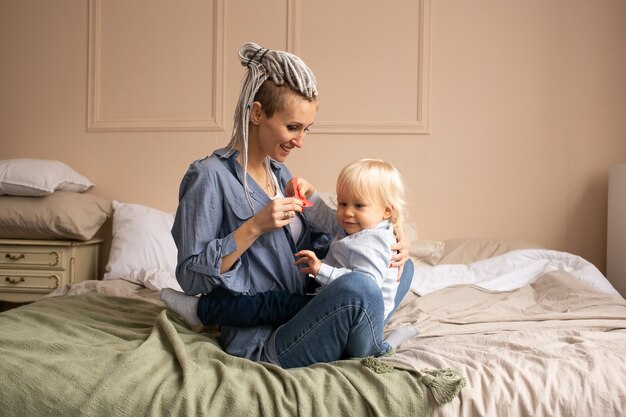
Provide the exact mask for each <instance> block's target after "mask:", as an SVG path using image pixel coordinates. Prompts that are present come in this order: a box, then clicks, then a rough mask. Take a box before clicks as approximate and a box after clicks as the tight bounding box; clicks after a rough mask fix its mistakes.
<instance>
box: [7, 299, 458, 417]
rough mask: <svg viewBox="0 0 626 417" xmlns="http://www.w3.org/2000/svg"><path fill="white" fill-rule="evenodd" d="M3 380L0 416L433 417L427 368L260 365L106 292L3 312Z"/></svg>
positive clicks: (155, 310) (154, 310) (157, 311)
mask: <svg viewBox="0 0 626 417" xmlns="http://www.w3.org/2000/svg"><path fill="white" fill-rule="evenodd" d="M375 362H376V361H374V362H373V363H375ZM370 365H371V364H370ZM439 382H441V381H439ZM428 385H429V386H431V389H432V385H433V383H432V381H431V382H430V384H428ZM435 385H436V384H435ZM448 385H449V384H448ZM457 385H458V383H457ZM0 386H1V387H2V389H0V414H2V415H7V416H14V417H18V416H51V415H58V416H103V415H110V416H143V415H145V416H173V415H180V416H196V415H197V416H236V417H241V416H343V415H346V416H348V415H349V416H425V415H426V414H427V410H428V395H427V387H426V384H425V381H424V380H423V375H422V374H420V373H419V372H417V371H412V370H407V369H391V368H390V369H386V370H384V371H383V372H380V370H378V372H376V371H375V370H374V369H373V367H372V366H364V364H363V363H362V361H359V360H345V361H338V362H335V363H332V364H318V365H315V366H311V367H308V368H301V369H292V370H284V369H281V368H279V367H277V366H274V365H271V364H266V363H255V362H252V361H249V360H246V359H242V358H237V357H233V356H230V355H228V354H226V353H225V352H224V351H222V349H221V348H220V347H219V345H218V343H217V341H216V340H215V339H214V338H211V337H209V336H208V335H207V334H198V333H194V332H192V331H191V330H189V329H188V328H187V327H186V326H185V325H184V324H183V323H182V322H180V321H179V319H178V318H177V317H175V316H174V315H172V314H170V313H168V312H167V311H166V310H163V309H162V307H159V306H157V305H155V304H152V303H149V302H146V301H142V300H137V299H128V298H119V297H112V296H106V295H102V294H96V293H90V294H83V295H76V296H68V297H58V298H48V299H43V300H40V301H38V302H36V303H33V304H30V305H26V306H23V307H20V308H17V309H14V310H10V311H8V312H5V313H1V314H0ZM448 388H449V387H446V388H445V389H448ZM456 392H457V393H458V391H456Z"/></svg>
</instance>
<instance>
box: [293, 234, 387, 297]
mask: <svg viewBox="0 0 626 417" xmlns="http://www.w3.org/2000/svg"><path fill="white" fill-rule="evenodd" d="M390 235H391V234H390V233H386V234H385V233H384V232H382V231H380V230H368V231H365V232H360V233H359V235H358V237H356V236H354V237H352V238H350V237H348V238H344V239H341V240H339V241H336V242H335V243H334V246H333V248H332V252H329V254H328V256H327V258H326V259H325V261H326V260H327V261H328V262H321V261H320V260H318V259H317V257H315V254H313V253H312V252H311V251H300V252H298V253H296V257H298V258H299V259H298V260H297V261H296V264H297V265H300V264H308V266H307V267H305V268H302V269H301V271H302V272H304V273H307V274H311V275H313V276H314V277H315V280H316V281H317V282H319V283H320V284H322V285H328V284H329V283H330V282H332V281H334V280H335V279H337V278H339V277H340V276H342V275H345V274H347V273H350V272H361V273H364V274H366V275H368V276H370V277H371V278H372V279H373V280H374V281H375V282H376V284H377V285H378V287H380V288H382V286H383V283H384V280H385V276H386V274H387V271H388V270H389V268H390V265H389V259H390V257H391V249H390V247H391V246H390V239H393V237H390ZM308 252H310V253H311V254H312V256H310V255H309V253H308Z"/></svg>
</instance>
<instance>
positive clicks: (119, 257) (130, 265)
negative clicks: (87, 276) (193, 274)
mask: <svg viewBox="0 0 626 417" xmlns="http://www.w3.org/2000/svg"><path fill="white" fill-rule="evenodd" d="M173 224H174V215H173V214H172V213H166V212H164V211H161V210H157V209H155V208H152V207H147V206H144V205H141V204H127V203H120V202H119V201H113V239H112V241H111V250H110V252H109V261H108V263H107V265H106V267H105V273H104V279H105V280H106V279H126V280H129V281H133V282H137V283H139V284H142V285H143V286H145V287H147V288H150V289H152V290H157V291H158V290H160V289H162V288H173V289H175V290H177V291H182V289H181V288H180V285H179V284H178V281H177V280H176V272H175V271H176V263H177V253H178V251H177V249H176V244H175V243H174V238H173V237H172V233H171V230H172V225H173Z"/></svg>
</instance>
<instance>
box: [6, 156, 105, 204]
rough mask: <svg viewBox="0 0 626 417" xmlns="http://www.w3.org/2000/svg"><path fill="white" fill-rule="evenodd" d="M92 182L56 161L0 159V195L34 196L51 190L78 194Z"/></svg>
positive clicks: (89, 186) (90, 185)
mask: <svg viewBox="0 0 626 417" xmlns="http://www.w3.org/2000/svg"><path fill="white" fill-rule="evenodd" d="M91 187H93V183H92V182H91V181H89V180H88V179H87V178H85V177H83V176H82V175H80V174H79V173H78V172H76V171H74V170H73V169H72V168H70V167H69V166H68V165H66V164H64V163H63V162H60V161H53V160H46V159H29V158H21V159H4V160H1V161H0V195H3V194H8V195H17V196H30V197H37V196H42V195H47V194H52V193H53V192H55V191H71V192H76V193H82V192H83V191H86V190H88V189H89V188H91Z"/></svg>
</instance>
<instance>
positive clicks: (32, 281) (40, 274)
mask: <svg viewBox="0 0 626 417" xmlns="http://www.w3.org/2000/svg"><path fill="white" fill-rule="evenodd" d="M101 243H102V239H92V240H89V241H85V242H83V241H72V240H27V239H0V301H7V302H12V303H23V302H29V301H35V300H37V299H38V298H41V297H43V296H44V295H45V294H48V293H50V292H52V291H54V290H55V289H57V288H59V287H61V286H63V285H65V284H75V283H77V282H80V281H84V280H88V279H98V258H99V253H100V244H101Z"/></svg>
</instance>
